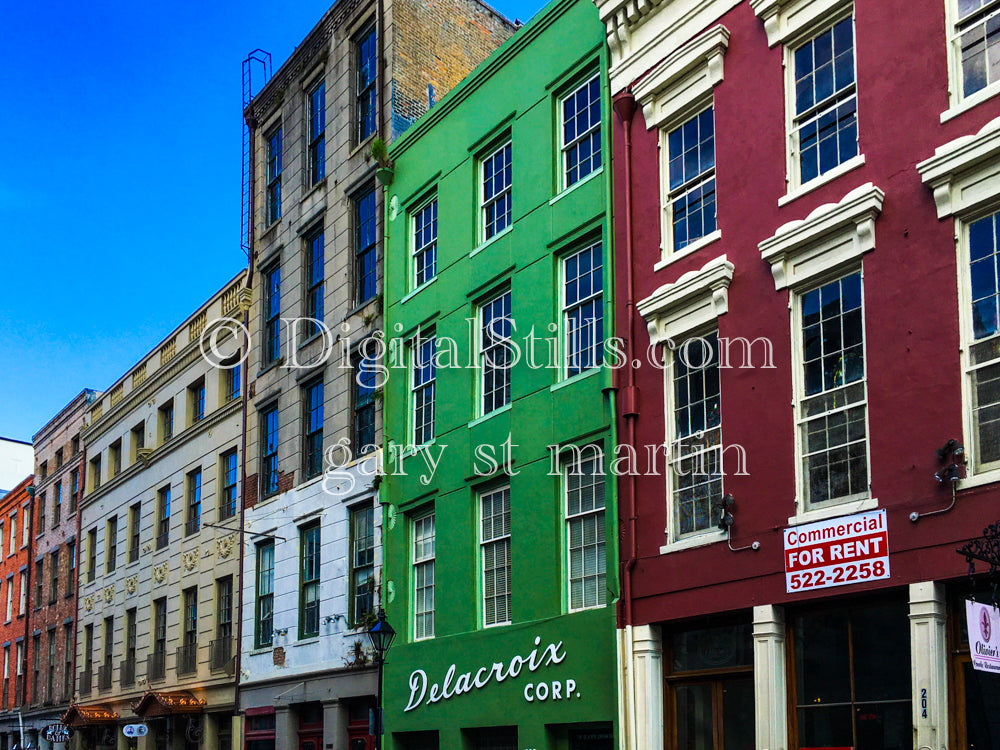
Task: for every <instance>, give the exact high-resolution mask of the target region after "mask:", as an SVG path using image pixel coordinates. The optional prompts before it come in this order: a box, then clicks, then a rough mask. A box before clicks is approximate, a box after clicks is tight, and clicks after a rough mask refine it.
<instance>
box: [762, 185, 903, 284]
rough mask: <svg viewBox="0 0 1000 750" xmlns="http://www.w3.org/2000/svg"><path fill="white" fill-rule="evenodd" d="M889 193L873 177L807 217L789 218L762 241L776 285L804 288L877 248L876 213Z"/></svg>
mask: <svg viewBox="0 0 1000 750" xmlns="http://www.w3.org/2000/svg"><path fill="white" fill-rule="evenodd" d="M884 200H885V193H884V192H882V190H880V189H879V188H878V187H876V186H875V185H873V184H872V183H870V182H867V183H865V184H864V185H861V186H860V187H856V188H854V190H852V191H850V192H849V193H847V195H845V196H844V197H843V198H841V199H840V201H839V202H837V203H824V204H823V205H822V206H819V207H817V208H816V209H815V210H814V211H812V212H811V213H810V214H809V215H808V216H807V217H806V218H805V219H801V220H796V221H790V222H787V223H786V224H782V225H781V226H780V227H778V230H777V231H776V232H775V233H774V234H773V235H772V236H771V237H768V238H767V239H766V240H763V241H762V242H760V243H759V244H758V245H757V247H758V249H759V250H760V255H761V258H762V259H763V260H765V261H767V262H768V263H770V264H771V275H772V276H773V277H774V288H775V289H776V290H780V289H785V288H788V287H792V288H799V287H803V286H805V285H808V284H810V283H812V282H814V281H816V280H817V279H818V278H820V277H821V276H825V275H827V274H830V273H832V272H833V271H835V270H836V269H838V268H841V267H846V266H848V265H850V264H851V263H854V262H857V263H860V259H861V256H862V255H864V254H865V253H867V252H869V251H870V250H873V249H874V248H875V219H876V217H877V216H878V215H879V214H880V213H881V211H882V203H883V201H884Z"/></svg>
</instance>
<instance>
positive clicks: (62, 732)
mask: <svg viewBox="0 0 1000 750" xmlns="http://www.w3.org/2000/svg"><path fill="white" fill-rule="evenodd" d="M72 736H73V730H72V729H70V728H69V727H68V726H66V725H65V724H49V725H48V726H47V727H45V729H43V730H42V737H44V738H45V739H46V740H48V741H49V742H69V739H70V737H72Z"/></svg>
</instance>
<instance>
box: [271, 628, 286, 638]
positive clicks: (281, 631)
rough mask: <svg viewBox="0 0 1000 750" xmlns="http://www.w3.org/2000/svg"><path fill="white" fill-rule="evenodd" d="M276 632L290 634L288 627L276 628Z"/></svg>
mask: <svg viewBox="0 0 1000 750" xmlns="http://www.w3.org/2000/svg"><path fill="white" fill-rule="evenodd" d="M274 634H275V635H282V636H284V635H288V628H281V629H275V631H274Z"/></svg>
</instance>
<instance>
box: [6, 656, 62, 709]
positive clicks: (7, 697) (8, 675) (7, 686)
mask: <svg viewBox="0 0 1000 750" xmlns="http://www.w3.org/2000/svg"><path fill="white" fill-rule="evenodd" d="M67 653H68V652H67ZM11 705H12V704H11V702H10V644H9V643H8V644H7V645H5V646H4V647H3V703H0V710H3V711H6V710H7V709H8V708H10V707H11Z"/></svg>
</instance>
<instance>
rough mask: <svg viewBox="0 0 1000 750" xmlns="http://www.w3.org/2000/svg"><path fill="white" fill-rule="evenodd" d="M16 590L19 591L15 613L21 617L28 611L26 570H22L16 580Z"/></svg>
mask: <svg viewBox="0 0 1000 750" xmlns="http://www.w3.org/2000/svg"><path fill="white" fill-rule="evenodd" d="M18 589H19V590H20V597H19V601H18V610H17V613H18V614H19V615H23V614H24V613H25V612H26V611H27V609H28V571H26V570H22V571H21V575H20V576H19V578H18Z"/></svg>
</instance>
